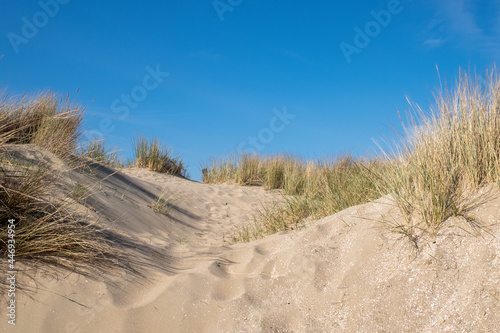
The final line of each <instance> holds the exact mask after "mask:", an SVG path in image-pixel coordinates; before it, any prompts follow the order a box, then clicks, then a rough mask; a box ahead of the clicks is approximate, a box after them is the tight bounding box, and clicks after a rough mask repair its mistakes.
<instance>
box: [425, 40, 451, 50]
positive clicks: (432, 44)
mask: <svg viewBox="0 0 500 333" xmlns="http://www.w3.org/2000/svg"><path fill="white" fill-rule="evenodd" d="M445 41H446V40H445V39H444V38H429V39H427V40H425V41H424V43H423V44H424V45H425V46H428V47H431V48H432V47H438V46H440V45H441V44H443V43H444V42H445Z"/></svg>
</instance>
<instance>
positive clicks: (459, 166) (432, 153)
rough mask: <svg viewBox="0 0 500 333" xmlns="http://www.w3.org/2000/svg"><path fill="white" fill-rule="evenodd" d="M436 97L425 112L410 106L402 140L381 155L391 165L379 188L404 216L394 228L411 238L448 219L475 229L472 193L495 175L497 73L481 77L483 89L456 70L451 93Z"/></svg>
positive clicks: (499, 132)
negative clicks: (459, 218) (460, 220)
mask: <svg viewBox="0 0 500 333" xmlns="http://www.w3.org/2000/svg"><path fill="white" fill-rule="evenodd" d="M435 97H436V104H435V107H434V108H433V109H432V110H431V112H429V113H425V112H424V111H423V110H421V109H420V108H418V106H414V107H413V112H412V114H411V116H410V117H409V118H410V122H409V126H408V127H406V128H405V133H404V138H402V140H401V142H399V143H397V144H395V149H394V151H395V153H392V154H386V156H388V158H390V159H392V160H393V163H391V164H390V170H389V172H388V175H389V176H388V177H385V178H383V185H384V186H383V188H384V190H387V192H388V193H390V194H392V197H393V199H394V200H395V202H396V204H397V206H398V207H399V208H400V210H401V211H402V212H403V215H404V216H405V221H401V222H398V223H396V224H394V225H393V228H394V229H395V230H396V231H398V232H401V233H403V234H406V235H409V236H410V238H414V239H416V238H418V237H419V235H421V234H422V233H429V234H431V235H435V234H436V233H437V232H438V231H439V230H440V227H441V225H442V223H443V222H444V221H446V220H447V219H448V218H449V217H452V216H462V217H464V218H465V219H466V220H468V221H470V222H471V223H472V224H475V223H476V221H475V220H474V219H473V217H472V216H471V215H470V211H471V209H472V208H473V207H475V206H476V205H477V201H476V200H477V199H474V196H472V195H471V194H473V193H474V192H475V191H477V190H478V189H479V188H480V187H482V186H484V185H486V184H488V183H498V181H499V176H500V80H499V76H498V73H497V71H496V70H495V69H493V70H492V71H491V72H489V73H486V84H481V83H480V80H479V78H476V77H471V76H470V75H468V74H467V73H465V72H463V71H461V72H460V75H459V78H458V82H457V83H456V88H455V90H454V91H444V92H439V93H437V94H436V96H435Z"/></svg>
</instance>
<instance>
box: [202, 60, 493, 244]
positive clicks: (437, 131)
mask: <svg viewBox="0 0 500 333" xmlns="http://www.w3.org/2000/svg"><path fill="white" fill-rule="evenodd" d="M393 147H394V151H395V153H392V154H391V153H386V152H382V157H383V158H375V159H372V160H363V159H360V160H356V159H353V158H350V157H347V158H344V159H340V160H337V161H336V162H334V163H325V162H305V161H302V160H301V159H298V158H295V157H293V156H289V155H275V156H257V155H241V156H236V157H235V156H232V157H230V158H228V159H224V160H215V161H214V162H213V163H212V164H211V165H210V166H209V167H208V168H207V171H206V172H205V174H204V179H203V180H204V182H207V183H223V182H230V183H235V184H239V185H261V186H264V187H266V188H269V189H281V190H282V191H283V193H284V194H285V195H288V196H286V197H285V200H284V204H281V205H276V207H274V208H272V209H269V208H266V209H263V210H262V212H261V213H260V216H259V217H258V218H257V220H256V224H255V226H252V227H245V228H244V229H243V230H240V232H239V233H237V234H236V235H235V237H234V238H235V241H242V240H244V241H247V240H251V239H255V238H260V237H262V236H263V235H266V234H269V233H274V232H276V231H280V230H287V229H290V228H292V227H297V226H300V224H301V223H304V221H305V220H307V219H308V218H320V217H323V216H326V215H329V214H333V213H335V212H338V211H340V210H342V209H344V208H347V207H349V206H353V205H357V204H361V203H364V202H368V201H371V200H373V199H376V198H377V197H380V196H383V195H386V194H391V196H392V199H393V200H394V202H395V204H396V205H397V207H398V208H399V209H400V210H401V212H402V213H403V216H404V217H405V220H404V221H400V222H397V223H391V224H387V227H388V228H390V229H391V230H392V231H394V232H398V233H401V234H403V235H405V236H408V238H409V239H410V240H411V241H412V242H413V243H414V244H416V242H417V240H418V238H419V237H420V236H421V235H422V234H429V235H431V236H433V235H435V234H436V233H437V232H438V231H439V229H440V227H441V225H442V223H443V222H444V221H446V220H447V219H448V218H449V217H452V216H462V217H464V218H465V219H466V220H467V221H470V222H471V224H473V225H474V226H477V221H475V220H474V219H473V218H472V217H471V216H470V210H471V208H472V207H475V206H476V205H477V201H476V200H477V199H472V198H473V196H471V194H472V193H474V191H476V190H478V189H479V188H480V187H481V186H484V185H486V184H488V183H491V182H498V181H499V177H500V80H499V76H498V73H497V71H496V70H495V69H494V70H493V71H492V72H491V73H489V74H487V75H486V82H485V84H481V83H480V82H479V79H475V80H474V78H470V77H469V76H468V75H467V74H466V73H464V72H461V73H460V76H459V79H458V82H457V87H456V90H455V91H452V92H450V91H445V92H444V93H439V94H437V95H436V106H435V108H434V109H432V110H431V112H430V113H428V114H427V113H425V112H424V111H423V110H421V109H420V108H418V107H417V106H414V110H413V113H412V115H411V116H410V119H409V125H408V126H406V127H405V132H404V135H403V136H402V137H401V141H400V142H396V143H394V145H393Z"/></svg>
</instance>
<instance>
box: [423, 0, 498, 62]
mask: <svg viewBox="0 0 500 333" xmlns="http://www.w3.org/2000/svg"><path fill="white" fill-rule="evenodd" d="M432 6H433V9H434V13H435V17H434V18H433V19H432V20H430V21H429V22H428V26H427V29H426V30H427V31H426V38H425V42H424V45H427V46H429V47H436V46H439V45H441V44H443V42H444V41H448V40H450V41H453V42H455V43H459V44H461V45H462V46H465V47H468V48H474V49H475V50H480V51H483V52H488V53H489V54H490V55H491V56H493V57H498V56H499V55H500V24H499V23H498V16H499V15H498V14H499V13H500V0H495V1H488V2H487V3H486V2H481V3H479V2H478V1H473V0H444V1H432Z"/></svg>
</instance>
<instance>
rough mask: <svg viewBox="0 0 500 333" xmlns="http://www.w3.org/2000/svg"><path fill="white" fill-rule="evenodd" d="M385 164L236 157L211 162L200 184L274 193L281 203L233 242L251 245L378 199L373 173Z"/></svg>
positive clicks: (343, 159) (265, 211) (347, 158)
mask: <svg viewBox="0 0 500 333" xmlns="http://www.w3.org/2000/svg"><path fill="white" fill-rule="evenodd" d="M384 165H385V164H384V163H383V162H382V161H380V160H373V161H366V160H364V159H356V158H353V157H350V156H345V157H339V158H337V159H336V160H333V161H304V160H303V159H301V158H297V157H294V156H293V155H274V156H258V155H241V156H232V157H230V158H229V159H227V160H226V161H220V160H219V161H216V162H215V163H213V164H212V165H211V166H210V167H209V168H207V173H206V174H207V176H206V177H205V179H204V181H205V182H210V183H223V182H230V183H236V184H239V185H261V186H264V187H265V188H267V189H276V190H280V191H281V192H282V193H283V196H284V199H283V201H282V202H280V203H276V205H274V207H272V208H268V207H264V208H263V209H262V211H261V212H260V213H259V216H258V217H257V218H256V222H255V225H253V226H247V227H244V228H243V230H240V231H239V232H238V233H237V234H236V235H235V236H234V240H235V241H237V240H252V239H257V238H261V237H262V236H264V235H268V234H272V233H276V232H278V231H281V230H288V229H292V228H294V229H295V228H299V227H300V226H302V225H303V224H304V221H305V220H306V219H309V218H312V219H316V218H321V217H324V216H327V215H331V214H334V213H336V212H338V211H341V210H342V209H345V208H347V207H350V206H354V205H358V204H362V203H366V202H369V201H372V200H374V199H376V198H378V197H379V196H380V193H379V187H378V183H377V182H378V179H377V177H375V176H374V174H375V171H376V172H377V175H378V174H381V173H382V172H383V170H384V168H385V166H384Z"/></svg>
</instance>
